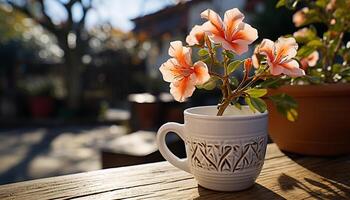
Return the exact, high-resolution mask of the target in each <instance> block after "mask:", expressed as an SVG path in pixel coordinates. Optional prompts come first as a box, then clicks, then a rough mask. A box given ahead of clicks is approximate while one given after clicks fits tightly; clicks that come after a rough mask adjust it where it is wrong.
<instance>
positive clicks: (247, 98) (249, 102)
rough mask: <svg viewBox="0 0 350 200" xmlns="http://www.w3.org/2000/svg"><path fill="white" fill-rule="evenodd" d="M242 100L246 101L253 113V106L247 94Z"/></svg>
mask: <svg viewBox="0 0 350 200" xmlns="http://www.w3.org/2000/svg"><path fill="white" fill-rule="evenodd" d="M244 100H245V102H246V104H247V105H248V106H249V108H250V110H251V111H253V113H255V112H256V111H255V107H254V106H253V104H252V102H251V100H250V98H249V97H248V96H247V97H244Z"/></svg>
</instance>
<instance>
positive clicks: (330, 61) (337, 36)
mask: <svg viewBox="0 0 350 200" xmlns="http://www.w3.org/2000/svg"><path fill="white" fill-rule="evenodd" d="M298 2H302V5H303V7H304V6H305V7H306V8H307V9H304V8H305V7H304V8H302V9H303V10H299V11H297V12H299V14H300V13H303V14H302V15H300V16H303V23H302V24H301V25H300V26H309V27H308V29H301V30H300V32H299V31H298V34H295V36H296V40H297V42H298V43H299V44H300V48H299V51H298V54H297V57H298V59H299V60H302V59H305V58H307V57H308V56H309V55H310V54H311V53H313V52H315V51H318V53H319V56H320V57H319V59H318V62H317V64H316V66H314V67H310V66H309V67H308V68H307V70H306V74H307V75H308V76H305V77H304V79H303V82H304V83H305V82H307V83H311V84H319V83H336V82H339V81H343V82H347V81H348V75H342V74H341V73H340V71H342V69H346V68H348V67H349V63H350V53H349V52H350V50H349V48H347V47H346V44H345V42H347V40H348V39H346V37H347V35H348V34H349V33H350V24H349V21H350V12H349V10H350V0H336V1H332V0H314V1H306V0H303V1H302V0H280V1H278V3H277V5H276V7H282V6H285V7H286V8H289V9H294V8H295V7H294V8H293V5H294V4H298ZM313 24H317V26H318V27H322V29H319V30H322V31H323V32H322V33H318V34H317V32H316V28H315V27H314V26H313ZM318 24H322V26H320V25H318ZM318 35H319V36H322V37H318ZM304 63H305V62H304ZM304 67H305V66H304ZM306 67H307V66H306ZM329 67H330V69H329ZM300 80H301V79H300Z"/></svg>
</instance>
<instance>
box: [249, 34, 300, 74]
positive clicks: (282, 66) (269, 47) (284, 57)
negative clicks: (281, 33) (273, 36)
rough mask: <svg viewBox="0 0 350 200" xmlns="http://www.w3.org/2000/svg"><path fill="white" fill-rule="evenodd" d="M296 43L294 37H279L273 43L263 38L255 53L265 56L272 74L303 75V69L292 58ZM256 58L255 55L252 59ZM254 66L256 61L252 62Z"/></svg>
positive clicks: (295, 51) (295, 52)
mask: <svg viewBox="0 0 350 200" xmlns="http://www.w3.org/2000/svg"><path fill="white" fill-rule="evenodd" d="M297 50H298V44H297V43H296V41H295V39H294V38H283V37H280V38H278V40H277V41H276V42H275V43H274V42H273V41H271V40H269V39H263V41H262V42H261V44H260V45H259V46H258V49H257V53H258V54H261V55H265V56H266V60H267V64H268V66H269V70H270V73H271V74H272V75H274V76H276V75H280V74H285V75H288V76H291V77H298V76H303V75H305V72H304V70H302V69H300V68H299V64H298V62H297V61H296V60H294V59H293V58H294V57H295V56H296V54H297ZM254 59H255V60H256V55H254V56H253V60H254ZM253 64H254V67H256V68H258V67H259V66H258V62H253Z"/></svg>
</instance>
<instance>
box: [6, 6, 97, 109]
mask: <svg viewBox="0 0 350 200" xmlns="http://www.w3.org/2000/svg"><path fill="white" fill-rule="evenodd" d="M5 2H6V3H7V4H9V5H11V6H12V7H13V8H14V9H16V10H19V11H21V12H23V13H24V14H26V15H27V16H28V17H30V18H32V19H33V20H34V21H35V22H37V23H38V24H40V25H41V26H42V27H44V28H45V29H46V30H48V31H49V32H50V33H52V34H53V35H54V36H55V37H56V38H57V43H58V46H59V47H60V48H61V49H62V50H63V51H64V57H63V58H64V66H65V69H64V71H65V75H66V77H65V78H66V87H67V92H68V98H67V103H68V106H69V108H70V109H73V110H78V109H79V108H80V102H81V98H82V86H83V84H82V77H81V75H82V72H83V69H84V63H83V62H82V57H83V56H84V55H85V54H87V53H88V50H89V40H90V39H91V36H90V35H89V33H88V32H87V30H86V27H85V19H86V15H87V13H88V12H89V10H90V9H91V8H92V0H85V1H84V0H67V1H65V3H64V2H61V1H59V0H56V2H57V3H59V4H61V5H62V7H63V8H64V9H65V11H66V13H67V18H66V19H65V20H64V21H61V22H60V23H59V24H57V23H54V20H53V19H52V18H51V17H50V16H49V15H48V13H47V11H46V10H47V8H46V4H45V0H30V1H29V0H22V1H15V0H5ZM75 6H79V7H80V8H81V10H82V17H81V18H80V19H79V20H76V19H73V7H75Z"/></svg>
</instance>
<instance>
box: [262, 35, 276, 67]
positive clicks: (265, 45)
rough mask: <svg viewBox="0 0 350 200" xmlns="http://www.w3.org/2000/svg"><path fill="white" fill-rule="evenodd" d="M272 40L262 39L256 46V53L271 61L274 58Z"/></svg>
mask: <svg viewBox="0 0 350 200" xmlns="http://www.w3.org/2000/svg"><path fill="white" fill-rule="evenodd" d="M274 45H275V44H274V42H273V41H271V40H269V39H263V40H262V41H261V43H260V45H259V47H258V53H259V54H262V55H265V56H266V57H267V60H268V61H270V62H272V61H274V59H275V56H274V53H273V49H274Z"/></svg>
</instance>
